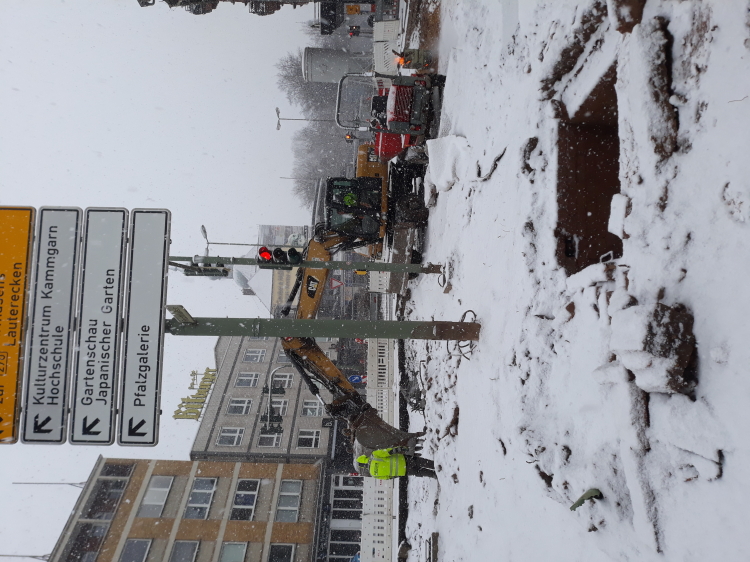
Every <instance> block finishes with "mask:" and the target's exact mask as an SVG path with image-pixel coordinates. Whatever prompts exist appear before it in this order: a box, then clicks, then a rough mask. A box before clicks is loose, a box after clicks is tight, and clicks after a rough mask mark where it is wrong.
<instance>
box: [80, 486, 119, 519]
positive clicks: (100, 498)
mask: <svg viewBox="0 0 750 562" xmlns="http://www.w3.org/2000/svg"><path fill="white" fill-rule="evenodd" d="M127 484H128V480H127V478H122V479H110V478H97V480H96V483H95V484H94V488H93V490H92V491H91V495H90V496H89V500H88V502H87V504H86V507H85V508H84V510H83V515H82V517H81V519H103V520H106V521H109V520H110V519H112V517H114V515H115V511H116V510H117V506H118V504H119V503H120V498H121V497H122V494H123V492H124V491H125V486H127Z"/></svg>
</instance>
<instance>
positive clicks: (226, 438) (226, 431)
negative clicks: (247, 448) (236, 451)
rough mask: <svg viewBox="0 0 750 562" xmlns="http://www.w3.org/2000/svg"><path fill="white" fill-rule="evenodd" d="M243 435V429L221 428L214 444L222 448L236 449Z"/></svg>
mask: <svg viewBox="0 0 750 562" xmlns="http://www.w3.org/2000/svg"><path fill="white" fill-rule="evenodd" d="M243 435H245V428H244V427H222V428H221V431H220V432H219V438H218V439H217V440H216V444H217V445H220V446H223V447H238V446H239V445H240V443H242V436H243Z"/></svg>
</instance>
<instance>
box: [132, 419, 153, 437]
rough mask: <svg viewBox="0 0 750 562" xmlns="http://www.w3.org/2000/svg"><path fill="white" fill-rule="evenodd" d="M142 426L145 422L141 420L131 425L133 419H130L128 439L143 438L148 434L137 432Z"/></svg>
mask: <svg viewBox="0 0 750 562" xmlns="http://www.w3.org/2000/svg"><path fill="white" fill-rule="evenodd" d="M144 425H146V420H141V421H139V422H138V423H137V424H135V425H133V418H130V421H128V437H145V435H146V433H148V432H146V431H144V432H140V431H138V430H139V429H141V428H142V427H143V426H144Z"/></svg>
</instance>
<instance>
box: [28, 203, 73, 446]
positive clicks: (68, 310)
mask: <svg viewBox="0 0 750 562" xmlns="http://www.w3.org/2000/svg"><path fill="white" fill-rule="evenodd" d="M82 214H83V212H82V211H81V209H78V208H61V207H43V208H42V209H40V210H39V215H38V216H39V227H38V231H37V240H36V248H37V250H36V259H35V275H34V283H33V284H32V288H31V326H30V330H29V332H30V336H29V347H28V356H27V360H26V365H25V368H24V379H25V384H24V387H25V388H26V398H25V401H24V408H23V432H22V434H21V439H22V441H23V442H24V443H64V442H65V438H66V434H67V431H66V430H67V414H68V375H69V373H70V365H71V360H72V356H73V353H72V351H73V350H72V343H73V333H74V332H73V328H74V326H73V321H74V312H75V297H76V281H77V278H78V258H79V254H80V236H81V218H82V216H81V215H82Z"/></svg>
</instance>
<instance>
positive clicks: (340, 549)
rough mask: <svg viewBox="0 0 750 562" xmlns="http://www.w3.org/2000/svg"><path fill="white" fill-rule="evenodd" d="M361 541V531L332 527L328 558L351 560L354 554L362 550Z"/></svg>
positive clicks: (345, 561) (342, 560)
mask: <svg viewBox="0 0 750 562" xmlns="http://www.w3.org/2000/svg"><path fill="white" fill-rule="evenodd" d="M361 541H362V532H361V531H355V530H346V529H331V535H330V540H329V541H328V560H329V561H334V560H335V561H336V562H339V561H340V562H349V560H351V558H352V556H354V555H356V554H357V553H358V552H359V551H360V543H361ZM334 556H335V557H334Z"/></svg>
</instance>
